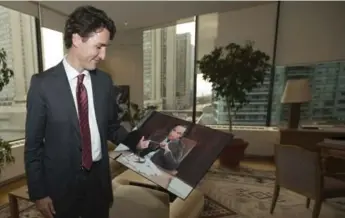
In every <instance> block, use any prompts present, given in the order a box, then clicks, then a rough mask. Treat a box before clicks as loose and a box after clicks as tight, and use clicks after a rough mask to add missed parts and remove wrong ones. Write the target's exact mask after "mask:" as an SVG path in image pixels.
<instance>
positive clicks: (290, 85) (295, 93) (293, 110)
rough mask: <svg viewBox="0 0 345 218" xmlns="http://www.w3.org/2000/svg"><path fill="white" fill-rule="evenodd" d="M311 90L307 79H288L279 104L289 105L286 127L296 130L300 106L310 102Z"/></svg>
mask: <svg viewBox="0 0 345 218" xmlns="http://www.w3.org/2000/svg"><path fill="white" fill-rule="evenodd" d="M311 99H312V96H311V90H310V86H309V80H308V79H290V80H288V81H287V82H286V85H285V89H284V93H283V95H282V98H281V103H284V104H290V105H291V107H290V115H289V123H288V127H289V128H291V129H297V128H298V125H299V119H300V110H301V104H302V103H304V102H309V101H311Z"/></svg>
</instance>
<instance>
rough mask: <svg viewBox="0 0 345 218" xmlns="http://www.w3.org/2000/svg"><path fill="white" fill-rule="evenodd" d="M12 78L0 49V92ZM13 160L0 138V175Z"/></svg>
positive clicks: (7, 147)
mask: <svg viewBox="0 0 345 218" xmlns="http://www.w3.org/2000/svg"><path fill="white" fill-rule="evenodd" d="M11 77H13V70H12V69H10V68H8V63H7V53H6V51H5V49H3V48H1V49H0V92H1V91H2V89H3V88H4V87H5V86H6V85H7V84H8V83H9V82H10V78H11ZM14 161H15V159H14V157H13V155H12V152H11V145H10V143H9V142H7V141H4V140H3V139H1V138H0V175H1V171H2V169H3V167H4V166H5V165H6V164H11V163H14Z"/></svg>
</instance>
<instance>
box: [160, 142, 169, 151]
mask: <svg viewBox="0 0 345 218" xmlns="http://www.w3.org/2000/svg"><path fill="white" fill-rule="evenodd" d="M159 145H160V147H161V148H163V149H164V151H165V153H166V152H168V151H170V149H169V144H168V143H166V142H162V143H160V144H159Z"/></svg>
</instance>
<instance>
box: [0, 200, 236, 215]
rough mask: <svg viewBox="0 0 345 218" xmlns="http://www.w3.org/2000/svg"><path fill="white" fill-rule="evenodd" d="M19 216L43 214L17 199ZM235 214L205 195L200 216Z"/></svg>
mask: <svg viewBox="0 0 345 218" xmlns="http://www.w3.org/2000/svg"><path fill="white" fill-rule="evenodd" d="M18 205H19V210H20V214H19V217H20V218H43V216H42V215H41V214H40V213H39V212H38V211H37V210H36V208H35V206H34V205H33V204H32V203H30V202H29V201H26V200H19V201H18ZM233 215H236V213H235V212H234V211H231V210H229V209H228V208H226V207H224V206H223V205H221V204H219V203H218V202H216V201H214V200H213V199H211V198H209V197H207V196H206V197H205V206H204V211H203V212H202V214H201V216H200V218H223V217H227V216H231V218H232V216H233ZM0 218H10V210H9V205H8V204H7V205H4V206H3V207H2V208H0Z"/></svg>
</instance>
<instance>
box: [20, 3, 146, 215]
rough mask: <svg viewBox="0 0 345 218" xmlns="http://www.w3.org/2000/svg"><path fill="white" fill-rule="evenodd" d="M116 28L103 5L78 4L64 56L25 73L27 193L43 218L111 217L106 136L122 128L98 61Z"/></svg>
mask: <svg viewBox="0 0 345 218" xmlns="http://www.w3.org/2000/svg"><path fill="white" fill-rule="evenodd" d="M115 32H116V27H115V25H114V22H113V21H112V20H111V19H110V18H109V17H108V16H107V15H106V14H105V13H104V12H103V11H101V10H98V9H96V8H94V7H91V6H84V7H79V8H77V9H76V10H75V11H74V12H73V13H72V14H71V15H70V16H69V17H68V19H67V21H66V25H65V33H64V43H65V46H66V48H67V49H68V53H67V55H66V56H65V57H64V59H63V60H62V61H61V62H60V63H59V64H58V65H56V66H55V67H52V68H50V69H48V70H46V71H44V72H41V73H39V74H35V75H33V76H32V78H31V84H30V88H29V91H28V96H27V117H26V130H25V134H26V136H25V138H26V142H25V156H24V157H25V169H26V176H27V185H28V191H29V196H30V199H31V200H32V201H34V202H35V204H36V207H37V208H38V209H39V210H40V211H41V213H42V214H43V215H44V217H47V218H52V217H55V218H77V217H82V218H95V217H97V218H108V216H109V215H108V214H109V207H110V205H111V204H112V201H113V194H112V187H111V178H110V169H109V158H108V148H107V140H110V141H112V142H114V143H115V144H118V143H120V142H121V141H122V140H123V139H124V138H125V137H126V135H127V131H126V130H125V129H124V128H123V127H122V126H120V124H119V122H118V119H117V111H116V107H115V104H114V100H115V97H114V88H113V82H112V79H111V77H110V76H109V75H108V74H106V73H104V72H102V71H101V70H99V69H97V68H96V66H97V64H98V63H99V62H100V61H101V60H103V59H104V58H105V54H106V48H107V45H108V43H109V41H110V40H112V39H113V37H114V34H115ZM51 52H54V51H51ZM143 144H145V143H143ZM144 146H145V145H144Z"/></svg>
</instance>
